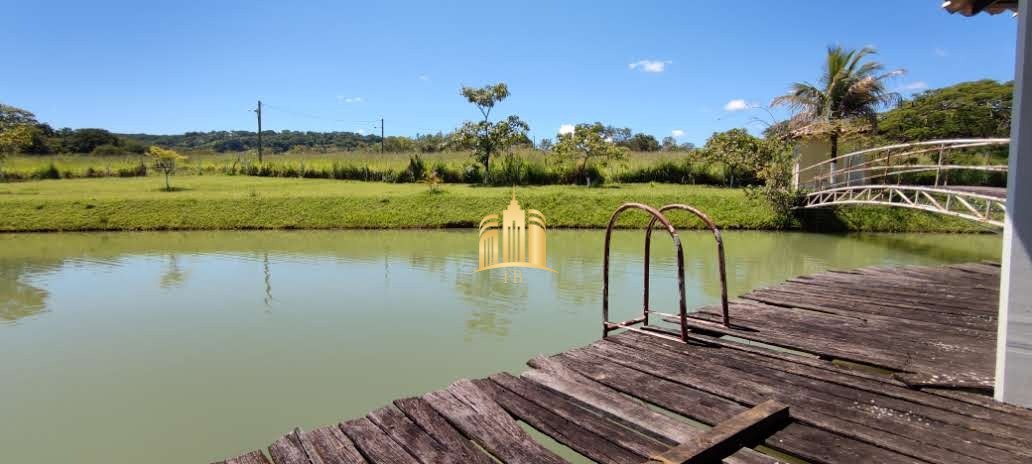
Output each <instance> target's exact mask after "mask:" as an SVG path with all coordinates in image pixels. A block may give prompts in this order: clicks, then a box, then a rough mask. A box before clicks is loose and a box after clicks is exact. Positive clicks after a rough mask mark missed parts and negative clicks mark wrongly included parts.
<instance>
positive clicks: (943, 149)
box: [935, 145, 946, 187]
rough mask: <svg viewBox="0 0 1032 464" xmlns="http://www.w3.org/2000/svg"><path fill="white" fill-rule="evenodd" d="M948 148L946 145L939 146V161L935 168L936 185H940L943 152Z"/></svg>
mask: <svg viewBox="0 0 1032 464" xmlns="http://www.w3.org/2000/svg"><path fill="white" fill-rule="evenodd" d="M945 150H946V146H945V145H940V146H939V161H938V163H937V166H936V168H935V186H936V187H938V186H939V175H940V174H942V152H943V151H945Z"/></svg>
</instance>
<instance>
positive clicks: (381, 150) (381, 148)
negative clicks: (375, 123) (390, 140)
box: [380, 118, 383, 155]
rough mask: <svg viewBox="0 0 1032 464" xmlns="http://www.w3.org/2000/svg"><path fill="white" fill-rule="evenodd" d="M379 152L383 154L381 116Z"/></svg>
mask: <svg viewBox="0 0 1032 464" xmlns="http://www.w3.org/2000/svg"><path fill="white" fill-rule="evenodd" d="M380 154H381V155H382V154H383V118H380Z"/></svg>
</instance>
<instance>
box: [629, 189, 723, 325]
mask: <svg viewBox="0 0 1032 464" xmlns="http://www.w3.org/2000/svg"><path fill="white" fill-rule="evenodd" d="M670 210H681V211H688V212H690V213H692V214H694V215H695V217H697V218H699V219H700V220H701V221H702V222H703V223H704V224H706V227H707V228H709V230H710V231H711V232H713V238H714V239H716V242H717V259H718V265H719V270H720V309H721V323H723V324H724V327H731V315H730V312H729V311H728V304H727V269H726V265H725V260H724V239H723V238H722V237H721V236H720V229H719V228H717V224H716V223H714V222H713V220H712V219H710V217H709V216H708V215H706V213H703V212H702V211H699V210H698V209H697V208H695V207H693V206H690V205H685V204H679V203H675V204H670V205H665V206H663V207H661V208H659V212H660V213H663V212H666V211H670ZM655 224H656V219H655V218H653V219H652V221H651V222H650V223H649V226H648V228H646V229H645V270H644V275H645V284H644V286H645V301H644V309H645V323H646V324H648V311H649V253H650V248H651V244H652V227H653V226H654V225H655Z"/></svg>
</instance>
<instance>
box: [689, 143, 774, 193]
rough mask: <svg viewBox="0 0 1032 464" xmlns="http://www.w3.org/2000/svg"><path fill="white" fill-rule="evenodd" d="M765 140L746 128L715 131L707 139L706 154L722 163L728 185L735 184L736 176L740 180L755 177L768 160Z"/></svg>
mask: <svg viewBox="0 0 1032 464" xmlns="http://www.w3.org/2000/svg"><path fill="white" fill-rule="evenodd" d="M764 148H765V147H764V146H763V140H761V139H759V138H756V137H753V136H752V135H750V134H749V132H747V131H746V130H745V129H731V130H729V131H725V132H714V133H713V135H711V136H710V138H709V139H708V140H706V146H705V147H704V149H705V151H706V156H707V157H708V158H709V159H711V160H713V161H716V162H719V163H722V164H723V165H724V166H725V167H726V169H727V174H728V181H729V182H728V185H729V186H730V187H734V186H735V178H736V177H737V178H738V179H739V180H740V182H741V181H744V180H745V178H747V177H755V176H756V173H757V172H758V171H759V170H760V169H761V168H763V166H764V165H765V164H766V162H767V161H768V160H767V159H766V158H767V156H766V155H767V154H768V153H767V152H766V150H765V149H764Z"/></svg>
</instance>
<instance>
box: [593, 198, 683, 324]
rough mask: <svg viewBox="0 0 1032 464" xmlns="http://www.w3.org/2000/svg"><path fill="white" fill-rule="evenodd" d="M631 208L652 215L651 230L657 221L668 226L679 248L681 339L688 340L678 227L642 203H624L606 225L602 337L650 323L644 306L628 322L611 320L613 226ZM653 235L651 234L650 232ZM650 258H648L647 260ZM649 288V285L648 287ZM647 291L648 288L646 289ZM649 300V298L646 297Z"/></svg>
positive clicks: (678, 281) (603, 264) (667, 228)
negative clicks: (641, 310) (610, 280)
mask: <svg viewBox="0 0 1032 464" xmlns="http://www.w3.org/2000/svg"><path fill="white" fill-rule="evenodd" d="M629 209H639V210H642V211H645V212H646V213H649V214H650V215H652V220H651V221H650V222H649V230H650V231H651V230H652V228H653V227H654V226H655V223H656V222H659V223H660V224H662V225H663V227H665V228H666V230H667V233H669V234H670V238H671V239H673V241H674V246H675V247H676V248H677V284H678V291H679V292H680V299H681V306H680V314H681V340H682V341H687V340H688V326H687V323H686V320H685V318H686V317H687V312H688V307H687V304H686V302H685V292H684V249H683V248H682V247H681V238H680V237H678V235H677V229H675V228H674V226H673V225H672V224H670V221H669V220H668V219H667V218H666V216H663V213H661V212H659V210H657V209H656V208H653V207H651V206H649V205H645V204H642V203H624V204H622V205H620V207H619V208H617V209H616V211H614V212H613V215H612V216H610V218H609V225H607V226H606V241H605V254H604V258H603V261H602V338H605V337H607V336H608V335H609V332H610V331H613V330H617V329H620V328H625V329H626V328H630V327H629V326H630V325H631V324H633V323H637V321H638V320H640V321H641V322H643V323H645V324H646V325H647V324H648V307H647V306H646V307H645V308H643V311H644V313H643V314H642V317H639V318H636V319H631V320H630V321H627V322H626V323H614V322H610V320H609V249H610V243H611V242H612V237H613V227H614V226H615V225H616V220H617V219H619V217H620V215H621V214H623V213H624V211H626V210H629ZM650 235H651V234H650ZM647 259H648V258H646V260H647ZM646 288H647V287H646ZM646 291H647V290H646ZM646 301H648V298H646Z"/></svg>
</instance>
